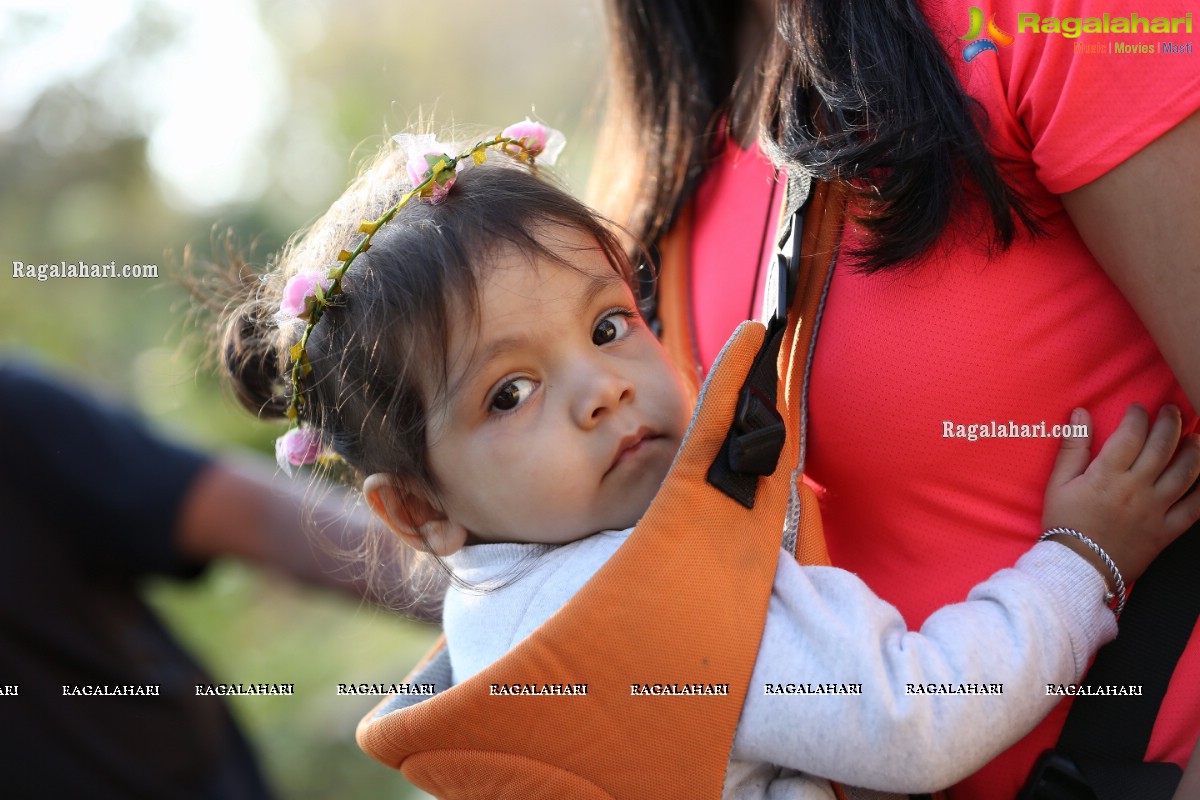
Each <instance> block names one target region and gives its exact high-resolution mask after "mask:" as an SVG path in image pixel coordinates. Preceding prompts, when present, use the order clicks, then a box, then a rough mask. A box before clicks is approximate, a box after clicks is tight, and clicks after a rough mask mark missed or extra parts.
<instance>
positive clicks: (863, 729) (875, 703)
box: [733, 408, 1200, 792]
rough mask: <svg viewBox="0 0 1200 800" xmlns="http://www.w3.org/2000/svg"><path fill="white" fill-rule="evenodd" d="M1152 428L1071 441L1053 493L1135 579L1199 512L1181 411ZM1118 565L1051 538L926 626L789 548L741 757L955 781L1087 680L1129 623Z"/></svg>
mask: <svg viewBox="0 0 1200 800" xmlns="http://www.w3.org/2000/svg"><path fill="white" fill-rule="evenodd" d="M1079 421H1081V422H1082V421H1086V415H1085V416H1084V417H1082V418H1081V419H1080V420H1079ZM1148 427H1149V426H1148V422H1147V421H1146V417H1145V412H1144V411H1142V410H1141V409H1136V408H1135V409H1131V410H1130V412H1129V413H1128V414H1127V415H1126V419H1125V420H1124V421H1123V422H1122V424H1121V427H1120V428H1119V429H1118V431H1117V432H1116V433H1114V435H1113V436H1112V437H1111V438H1110V440H1109V442H1108V443H1106V445H1105V447H1104V449H1103V450H1102V452H1101V454H1100V455H1099V456H1098V457H1097V458H1096V460H1095V461H1093V462H1092V463H1091V464H1090V465H1089V464H1088V456H1087V454H1088V443H1087V441H1082V442H1079V441H1071V440H1068V441H1067V442H1065V443H1064V448H1063V449H1064V453H1063V454H1062V455H1061V456H1060V458H1059V460H1058V463H1057V464H1056V466H1055V471H1054V476H1053V478H1052V480H1051V486H1050V488H1049V489H1048V491H1047V503H1046V513H1047V518H1046V519H1047V522H1048V523H1049V524H1054V525H1063V526H1069V527H1072V528H1077V529H1081V530H1082V529H1086V533H1088V535H1089V536H1091V537H1092V538H1093V539H1094V540H1095V541H1097V542H1102V543H1103V545H1102V546H1103V547H1104V548H1105V549H1106V550H1108V552H1109V553H1110V554H1111V555H1112V557H1113V559H1114V560H1115V561H1116V562H1117V563H1118V565H1119V568H1120V569H1121V570H1122V571H1123V572H1125V574H1126V578H1127V579H1128V580H1130V581H1131V580H1132V579H1133V578H1135V577H1136V576H1137V575H1140V574H1141V571H1142V570H1143V569H1144V568H1145V566H1146V565H1147V564H1149V562H1150V560H1151V559H1152V557H1153V554H1154V553H1157V552H1158V551H1159V550H1161V549H1162V548H1163V547H1165V546H1166V545H1167V544H1168V543H1169V542H1170V541H1171V540H1172V539H1173V538H1174V537H1175V536H1177V535H1178V534H1179V533H1181V532H1182V531H1183V530H1184V529H1186V528H1187V527H1188V525H1190V524H1191V522H1192V521H1194V520H1195V518H1196V517H1197V515H1198V514H1200V499H1198V498H1197V497H1196V494H1195V493H1193V494H1192V495H1189V496H1187V497H1184V498H1183V499H1180V496H1181V495H1183V493H1184V492H1185V491H1186V490H1187V487H1188V486H1189V485H1190V484H1191V483H1192V482H1193V481H1194V480H1195V478H1196V475H1197V472H1198V471H1200V446H1198V444H1197V440H1196V438H1195V437H1189V438H1188V439H1187V440H1186V441H1185V443H1184V445H1183V446H1182V447H1180V448H1179V451H1178V454H1177V455H1176V456H1175V457H1174V458H1172V453H1174V452H1175V445H1176V443H1177V442H1178V436H1179V423H1178V411H1177V410H1173V409H1172V410H1167V411H1165V412H1164V413H1163V414H1161V415H1160V418H1159V421H1158V423H1156V425H1155V427H1154V430H1153V431H1152V432H1151V433H1150V435H1149V437H1148V438H1147V436H1146V429H1147V428H1148ZM1143 456H1145V457H1146V459H1145V460H1143ZM1085 467H1086V470H1085ZM1057 514H1062V516H1061V517H1060V516H1053V515H1057ZM1101 570H1103V572H1101ZM1107 573H1108V570H1107V568H1106V567H1104V566H1103V565H1102V564H1101V565H1100V566H1099V568H1096V567H1094V566H1092V564H1091V562H1090V561H1088V560H1084V559H1081V558H1078V557H1076V556H1075V555H1073V554H1072V553H1071V552H1070V551H1069V550H1067V549H1066V548H1064V547H1062V546H1060V545H1058V544H1056V543H1055V542H1053V541H1050V542H1044V543H1041V544H1038V545H1036V546H1035V547H1034V548H1033V549H1032V550H1031V551H1030V552H1029V553H1027V554H1026V555H1025V556H1023V557H1022V558H1021V559H1020V560H1019V561H1018V562H1017V565H1016V566H1015V567H1014V568H1011V569H1005V570H1001V571H1000V572H998V573H997V574H996V575H994V576H993V577H992V578H991V579H989V580H988V581H986V582H984V583H983V584H980V585H979V586H977V587H975V589H974V590H972V592H971V593H970V595H969V598H968V600H967V602H964V603H959V604H955V605H951V606H947V607H945V608H943V609H941V610H939V611H938V612H936V613H935V614H933V615H932V616H930V617H929V619H928V620H926V622H925V624H924V625H923V626H922V628H921V630H920V631H919V632H915V633H914V632H909V631H908V630H907V627H906V625H905V623H904V620H903V619H902V618H901V616H900V614H899V612H897V611H896V610H895V609H894V608H893V607H891V606H890V605H888V604H887V603H885V602H883V601H882V600H880V599H879V598H877V597H876V596H875V595H874V594H872V593H871V592H870V590H869V589H868V588H867V586H866V585H865V584H863V583H862V582H861V581H860V580H859V579H858V578H856V577H855V576H853V575H851V574H849V573H846V572H844V571H841V570H837V569H832V568H828V567H808V568H802V567H799V566H798V565H796V563H795V562H794V561H793V560H791V559H790V558H787V557H786V556H784V557H781V558H780V562H779V566H778V571H777V573H776V585H775V591H774V593H773V594H772V597H771V605H770V610H769V612H768V619H767V624H766V627H765V629H764V633H763V641H762V645H761V647H760V650H759V658H758V662H757V664H756V666H755V670H754V674H753V677H752V679H751V684H750V687H749V691H748V692H747V696H746V701H745V704H744V706H743V711H742V718H741V720H740V722H739V726H738V731H737V734H736V736H735V739H734V749H733V757H734V758H737V759H744V760H752V761H767V762H770V763H774V764H777V765H780V766H785V767H791V768H793V769H798V770H802V771H804V772H808V773H810V774H815V775H820V776H823V777H827V778H830V779H833V780H836V781H840V782H842V783H847V784H852V785H857V786H865V787H869V788H875V789H882V790H887V791H900V792H921V791H931V790H935V789H938V788H941V787H944V786H947V785H950V784H952V783H955V782H957V781H958V780H960V779H962V778H963V777H966V776H967V775H969V774H971V773H973V772H975V771H976V770H978V769H979V768H980V767H982V766H983V765H984V764H985V763H987V762H988V761H990V760H991V759H992V758H993V757H995V756H996V755H997V754H999V753H1000V752H1001V751H1003V750H1004V749H1006V748H1007V747H1008V746H1010V745H1011V744H1012V743H1014V742H1015V741H1017V740H1018V739H1020V738H1021V737H1022V736H1024V735H1025V734H1026V733H1027V732H1028V731H1029V730H1031V729H1032V728H1033V726H1034V725H1036V724H1037V722H1038V721H1039V720H1040V719H1041V718H1042V717H1043V716H1044V715H1045V714H1046V713H1047V712H1048V711H1049V710H1050V709H1051V708H1052V707H1053V706H1054V704H1055V703H1057V702H1058V700H1059V699H1060V698H1059V697H1058V696H1055V695H1053V694H1050V693H1048V692H1047V685H1048V684H1054V685H1058V684H1067V683H1075V682H1077V681H1078V680H1079V679H1080V678H1081V677H1082V675H1083V672H1084V669H1085V668H1086V666H1087V663H1088V660H1089V659H1090V657H1091V656H1092V655H1093V654H1094V653H1095V651H1096V649H1097V648H1099V647H1100V646H1101V645H1102V644H1104V643H1105V642H1107V641H1108V640H1110V639H1111V638H1113V636H1114V635H1115V634H1116V624H1115V621H1114V618H1113V615H1112V612H1111V611H1109V610H1108V608H1106V607H1105V605H1104V602H1103V597H1104V594H1105V588H1106V579H1105V576H1106V575H1107ZM768 684H770V685H772V687H776V686H780V685H782V687H783V689H784V691H785V692H786V691H787V685H788V684H792V685H804V684H812V687H811V688H814V689H815V688H817V687H818V686H820V685H826V684H834V685H836V686H837V687H838V691H841V690H842V687H845V686H848V685H850V686H852V690H853V687H857V688H858V689H859V690H860V691H861V694H832V693H825V694H821V693H815V692H809V693H794V694H786V693H785V694H779V693H772V694H767V690H766V685H768ZM930 685H933V686H934V687H935V689H934V691H935V692H941V691H943V690H944V687H949V688H951V689H958V688H959V687H962V688H963V689H964V693H962V694H941V693H931V692H930V691H929V687H930ZM997 687H1000V693H992V692H995V691H996V688H997ZM806 688H808V687H806ZM922 689H924V691H921V690H922Z"/></svg>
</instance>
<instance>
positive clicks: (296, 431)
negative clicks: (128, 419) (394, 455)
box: [275, 118, 566, 475]
mask: <svg viewBox="0 0 1200 800" xmlns="http://www.w3.org/2000/svg"><path fill="white" fill-rule="evenodd" d="M392 138H393V140H394V141H395V142H396V143H397V144H399V145H400V146H401V147H402V148H404V149H405V150H406V151H407V153H408V175H409V178H410V179H411V180H412V183H413V188H412V189H410V190H409V191H407V192H405V193H404V194H403V195H402V196H401V197H400V199H399V200H398V201H397V202H396V204H395V205H393V206H392V207H391V208H389V209H388V210H387V211H385V212H383V214H382V215H381V216H380V217H379V218H378V219H376V220H375V221H373V222H366V221H364V222H362V223H361V224H360V225H359V226H358V232H359V233H362V234H365V236H363V238H362V239H361V240H359V242H358V244H357V245H356V246H355V248H354V249H353V250H342V251H341V252H339V253H338V255H337V261H338V263H337V264H335V265H334V266H333V267H330V268H329V269H328V270H305V271H302V272H299V273H297V274H295V275H293V276H292V277H291V278H290V279H289V280H288V282H287V285H286V286H285V287H284V289H283V299H282V300H281V301H280V304H279V313H278V314H277V315H276V319H277V320H278V321H279V322H280V324H285V323H286V322H287V321H290V320H292V319H302V320H304V321H305V323H306V324H305V326H304V333H303V334H302V335H301V336H300V340H299V341H298V342H296V344H294V345H292V347H291V348H290V349H289V350H288V355H289V357H290V359H291V364H292V368H291V383H292V386H291V399H290V400H289V401H288V408H287V417H288V419H289V420H290V421H291V423H292V427H291V428H290V429H289V430H288V431H287V433H285V434H283V435H282V436H280V437H279V438H278V439H276V440H275V460H276V461H277V462H278V463H279V466H280V468H281V469H283V470H284V471H285V472H286V473H288V475H291V474H292V467H293V466H300V465H302V464H312V463H314V462H315V461H317V459H318V458H319V457H320V456H321V450H322V448H321V437H320V434H319V433H318V432H317V431H316V430H314V429H313V428H311V427H304V426H303V425H302V424H301V421H300V412H301V410H302V409H303V407H304V379H305V378H306V377H308V375H309V373H311V372H312V365H311V364H310V363H309V360H308V352H307V347H308V337H309V336H310V335H312V332H313V328H314V327H315V326H316V324H317V323H318V322H320V320H321V317H322V315H324V313H325V309H326V308H327V307H328V306H329V303H330V300H332V298H334V297H337V296H338V295H339V294H341V293H342V278H343V277H344V276H345V274H346V270H347V269H349V268H350V264H351V263H353V261H354V259H356V258H358V256H359V255H361V254H362V253H365V252H366V251H367V250H369V249H370V248H371V239H372V238H374V236H375V232H376V231H378V230H379V228H380V226H382V225H384V224H386V223H387V222H389V221H390V220H391V219H392V218H393V217H395V216H396V213H397V212H399V211H400V209H402V208H404V207H405V206H406V205H408V203H409V202H410V201H412V200H414V199H416V200H421V199H428V200H429V202H430V203H432V204H436V203H440V202H442V200H444V199H445V198H446V195H447V194H448V193H449V192H450V187H452V186H453V185H454V180H455V178H456V177H457V174H458V170H459V167H460V166H466V165H468V164H475V165H476V166H478V165H480V164H482V163H483V162H484V161H485V160H486V159H487V151H488V149H489V148H493V147H495V148H498V149H499V150H500V151H501V152H503V153H505V154H507V155H509V156H512V157H513V158H516V159H517V160H518V161H523V162H527V163H529V164H533V163H534V160H535V159H540V160H541V163H544V164H547V165H552V164H553V163H554V161H555V159H557V158H558V154H559V153H560V152H562V149H563V146H564V145H565V144H566V139H565V138H563V135H562V134H561V133H560V132H558V131H556V130H554V129H553V128H548V127H546V126H545V125H542V124H541V123H538V122H534V121H533V120H531V119H529V118H526V119H525V120H524V121H523V122H518V123H516V124H513V125H509V126H508V127H507V128H505V129H504V130H503V131H502V132H500V133H499V134H498V135H496V136H493V137H491V138H490V139H485V140H483V141H480V142H476V143H475V144H474V145H472V146H471V147H469V148H467V149H466V150H464V151H462V152H461V153H459V154H458V155H455V156H451V155H449V154H448V153H447V152H446V147H445V146H444V145H441V144H439V143H438V141H437V139H436V138H435V137H434V136H432V135H421V136H414V135H411V134H400V135H398V136H394V137H392Z"/></svg>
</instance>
